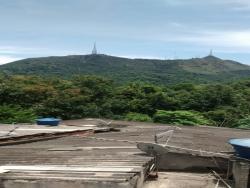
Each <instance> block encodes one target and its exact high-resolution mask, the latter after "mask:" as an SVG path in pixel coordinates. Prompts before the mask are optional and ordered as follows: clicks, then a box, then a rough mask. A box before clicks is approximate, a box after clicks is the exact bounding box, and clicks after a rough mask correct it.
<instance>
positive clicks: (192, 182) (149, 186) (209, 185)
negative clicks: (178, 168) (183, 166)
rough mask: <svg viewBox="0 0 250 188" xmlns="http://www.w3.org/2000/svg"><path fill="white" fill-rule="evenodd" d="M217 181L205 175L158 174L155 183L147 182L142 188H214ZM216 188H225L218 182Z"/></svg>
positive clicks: (184, 173)
mask: <svg viewBox="0 0 250 188" xmlns="http://www.w3.org/2000/svg"><path fill="white" fill-rule="evenodd" d="M217 183H218V180H217V179H216V178H215V177H214V176H213V175H211V174H207V173H187V172H160V173H159V178H158V180H157V181H147V182H146V183H145V186H144V187H143V188H215V187H216V184H217ZM217 188H225V186H224V185H223V183H222V182H221V183H220V182H219V183H218V186H217Z"/></svg>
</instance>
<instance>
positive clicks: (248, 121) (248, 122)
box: [235, 116, 250, 129]
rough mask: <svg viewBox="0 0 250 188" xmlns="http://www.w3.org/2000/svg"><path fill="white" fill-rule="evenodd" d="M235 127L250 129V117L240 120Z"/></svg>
mask: <svg viewBox="0 0 250 188" xmlns="http://www.w3.org/2000/svg"><path fill="white" fill-rule="evenodd" d="M235 126H236V127H237V128H241V129H250V116H248V117H246V118H244V119H240V120H239V121H238V122H237V123H236V124H235Z"/></svg>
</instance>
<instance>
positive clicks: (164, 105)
mask: <svg viewBox="0 0 250 188" xmlns="http://www.w3.org/2000/svg"><path fill="white" fill-rule="evenodd" d="M51 116H54V117H59V118H62V119H77V118H84V117H98V118H100V117H103V118H110V119H127V120H131V121H149V122H160V123H170V124H175V125H179V124H184V125H199V124H200V125H211V126H224V127H241V128H249V126H250V125H249V122H250V80H249V79H248V80H244V81H237V82H233V83H230V84H176V85H171V86H162V87H160V86H155V85H152V84H145V83H140V82H130V83H127V84H124V85H116V84H114V82H113V81H112V80H109V79H106V78H102V77H96V76H75V77H73V78H71V79H67V80H65V79H59V78H42V77H35V76H6V75H3V76H1V77H0V122H1V123H4V122H6V123H11V122H32V121H34V119H35V118H36V117H51Z"/></svg>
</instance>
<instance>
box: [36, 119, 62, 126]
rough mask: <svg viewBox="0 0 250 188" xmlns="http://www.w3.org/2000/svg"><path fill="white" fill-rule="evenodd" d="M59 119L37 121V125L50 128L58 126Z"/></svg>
mask: <svg viewBox="0 0 250 188" xmlns="http://www.w3.org/2000/svg"><path fill="white" fill-rule="evenodd" d="M60 121H61V120H60V119H57V118H41V119H37V120H36V123H37V125H50V126H58V125H59V123H60Z"/></svg>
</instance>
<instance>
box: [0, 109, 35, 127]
mask: <svg viewBox="0 0 250 188" xmlns="http://www.w3.org/2000/svg"><path fill="white" fill-rule="evenodd" d="M35 119H36V115H35V113H34V111H33V110H31V109H23V108H21V107H19V106H7V105H3V106H0V122H1V123H14V122H15V123H30V122H33V121H35Z"/></svg>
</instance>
